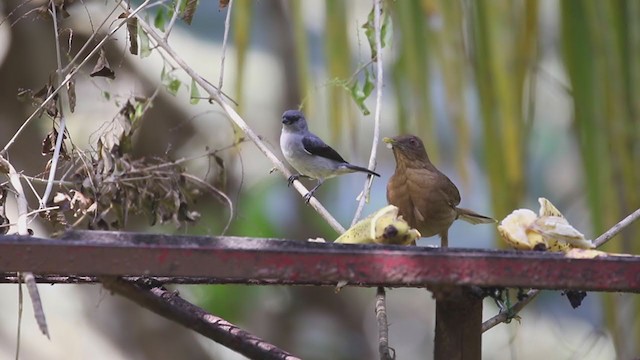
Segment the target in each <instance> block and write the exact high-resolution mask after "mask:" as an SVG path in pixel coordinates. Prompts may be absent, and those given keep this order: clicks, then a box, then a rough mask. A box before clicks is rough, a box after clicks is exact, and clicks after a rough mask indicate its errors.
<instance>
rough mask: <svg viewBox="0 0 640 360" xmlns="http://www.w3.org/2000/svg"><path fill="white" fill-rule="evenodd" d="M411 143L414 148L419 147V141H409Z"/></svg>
mask: <svg viewBox="0 0 640 360" xmlns="http://www.w3.org/2000/svg"><path fill="white" fill-rule="evenodd" d="M409 142H410V143H411V145H413V146H417V145H418V140H416V139H411V141H409Z"/></svg>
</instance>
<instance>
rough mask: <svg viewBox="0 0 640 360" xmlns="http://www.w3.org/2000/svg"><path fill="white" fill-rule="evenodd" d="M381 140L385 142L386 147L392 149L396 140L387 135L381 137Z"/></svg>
mask: <svg viewBox="0 0 640 360" xmlns="http://www.w3.org/2000/svg"><path fill="white" fill-rule="evenodd" d="M382 142H384V143H385V144H387V148H389V149H393V146H394V145H395V144H396V140H395V139H393V138H388V137H386V138H384V139H382Z"/></svg>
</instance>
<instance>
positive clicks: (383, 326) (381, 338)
mask: <svg viewBox="0 0 640 360" xmlns="http://www.w3.org/2000/svg"><path fill="white" fill-rule="evenodd" d="M376 320H377V322H378V351H379V352H380V359H381V360H391V359H395V354H393V355H392V352H393V351H392V350H391V348H390V347H389V324H388V323H387V304H386V294H385V291H384V287H382V286H380V287H378V290H377V291H376Z"/></svg>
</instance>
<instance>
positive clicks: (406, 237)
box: [335, 205, 421, 245]
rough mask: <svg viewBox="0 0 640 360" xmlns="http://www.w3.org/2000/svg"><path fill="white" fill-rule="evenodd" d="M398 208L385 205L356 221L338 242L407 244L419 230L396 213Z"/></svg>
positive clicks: (416, 237)
mask: <svg viewBox="0 0 640 360" xmlns="http://www.w3.org/2000/svg"><path fill="white" fill-rule="evenodd" d="M398 211H399V210H398V208H397V207H396V206H394V205H387V206H385V207H383V208H382V209H380V210H378V211H376V212H374V213H373V214H371V215H369V216H367V217H366V218H364V219H362V220H360V221H359V222H357V223H356V224H355V225H354V226H352V227H351V228H349V229H348V230H347V231H346V232H345V233H344V234H342V235H341V236H340V237H339V238H338V239H336V241H335V242H336V243H340V244H386V245H409V244H413V243H415V241H416V240H417V239H419V238H420V237H421V235H420V232H419V231H418V230H416V229H412V228H411V226H409V224H408V223H407V222H406V221H405V220H404V219H403V218H402V216H400V215H398Z"/></svg>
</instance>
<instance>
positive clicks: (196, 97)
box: [189, 79, 201, 105]
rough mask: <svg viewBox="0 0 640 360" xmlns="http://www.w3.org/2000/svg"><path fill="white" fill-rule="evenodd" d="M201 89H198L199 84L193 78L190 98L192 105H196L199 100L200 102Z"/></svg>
mask: <svg viewBox="0 0 640 360" xmlns="http://www.w3.org/2000/svg"><path fill="white" fill-rule="evenodd" d="M200 98H201V96H200V90H198V84H196V81H195V80H193V79H191V99H190V100H189V102H190V103H191V105H195V104H197V103H198V102H200Z"/></svg>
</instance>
